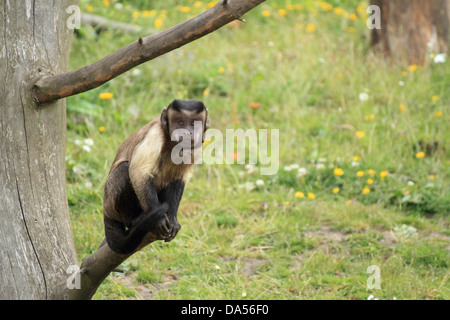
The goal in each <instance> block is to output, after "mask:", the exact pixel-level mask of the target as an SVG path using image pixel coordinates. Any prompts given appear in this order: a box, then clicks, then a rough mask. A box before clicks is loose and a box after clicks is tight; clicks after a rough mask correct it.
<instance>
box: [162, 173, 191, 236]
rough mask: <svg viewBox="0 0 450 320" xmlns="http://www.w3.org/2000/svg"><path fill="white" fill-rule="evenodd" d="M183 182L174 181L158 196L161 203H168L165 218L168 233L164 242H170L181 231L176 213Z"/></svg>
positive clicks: (182, 190) (181, 194) (181, 195)
mask: <svg viewBox="0 0 450 320" xmlns="http://www.w3.org/2000/svg"><path fill="white" fill-rule="evenodd" d="M184 186H185V184H184V182H183V181H181V180H176V181H173V182H171V183H170V184H169V185H168V186H167V187H166V188H165V189H164V190H163V191H162V192H161V193H160V194H161V196H160V197H161V201H164V202H165V203H168V205H169V210H168V211H167V216H168V217H169V221H170V231H169V234H168V236H167V238H166V239H165V241H166V242H170V241H172V240H173V239H174V238H175V237H176V236H177V234H178V232H179V231H180V229H181V225H180V224H179V223H178V219H177V212H178V207H179V205H180V201H181V198H182V197H183V192H184Z"/></svg>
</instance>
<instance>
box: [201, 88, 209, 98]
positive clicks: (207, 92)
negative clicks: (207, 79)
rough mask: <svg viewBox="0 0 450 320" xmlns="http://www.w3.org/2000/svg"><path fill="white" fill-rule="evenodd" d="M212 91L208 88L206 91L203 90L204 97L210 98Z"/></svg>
mask: <svg viewBox="0 0 450 320" xmlns="http://www.w3.org/2000/svg"><path fill="white" fill-rule="evenodd" d="M210 91H211V90H210V89H209V88H206V89H205V90H203V96H204V97H207V96H209V92H210Z"/></svg>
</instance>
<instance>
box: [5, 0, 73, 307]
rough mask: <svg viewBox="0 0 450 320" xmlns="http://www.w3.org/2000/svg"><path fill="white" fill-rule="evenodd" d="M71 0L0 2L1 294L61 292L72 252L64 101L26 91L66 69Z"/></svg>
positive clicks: (57, 294)
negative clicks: (40, 103) (43, 101)
mask: <svg viewBox="0 0 450 320" xmlns="http://www.w3.org/2000/svg"><path fill="white" fill-rule="evenodd" d="M76 3H77V1H76V0H75V1H74V0H60V1H47V0H41V1H31V0H26V1H25V0H21V1H16V0H9V1H7V0H1V1H0V288H1V289H0V298H2V299H61V298H64V295H66V297H67V293H66V292H65V288H66V280H67V273H66V269H67V268H68V267H69V266H70V265H74V264H75V265H76V264H77V259H76V254H75V247H74V245H73V239H72V231H71V229H70V219H69V218H70V217H69V209H68V204H67V197H66V181H65V179H66V177H65V137H66V133H65V132H66V104H65V101H64V100H59V101H56V102H52V103H50V104H48V105H47V106H46V107H45V108H36V105H35V104H34V103H33V101H32V97H31V95H30V90H31V88H32V87H33V84H34V83H35V81H36V80H37V79H38V78H39V77H40V76H41V75H40V71H39V70H41V72H42V71H44V70H47V71H48V72H52V73H55V74H58V73H61V72H64V71H66V70H67V67H68V62H69V52H70V47H71V39H72V35H71V34H72V33H73V30H68V28H67V27H66V20H67V18H68V16H69V14H67V13H66V8H67V7H69V6H70V5H73V4H76Z"/></svg>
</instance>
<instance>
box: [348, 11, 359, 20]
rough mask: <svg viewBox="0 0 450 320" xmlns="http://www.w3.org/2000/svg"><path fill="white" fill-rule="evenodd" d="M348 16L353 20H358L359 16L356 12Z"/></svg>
mask: <svg viewBox="0 0 450 320" xmlns="http://www.w3.org/2000/svg"><path fill="white" fill-rule="evenodd" d="M348 18H349V19H350V20H352V21H356V20H358V16H357V15H356V14H354V13H352V14H350V15H349V16H348Z"/></svg>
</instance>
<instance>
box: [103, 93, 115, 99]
mask: <svg viewBox="0 0 450 320" xmlns="http://www.w3.org/2000/svg"><path fill="white" fill-rule="evenodd" d="M113 97H114V95H113V94H112V93H111V92H103V93H100V99H102V100H111V99H112V98H113Z"/></svg>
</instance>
